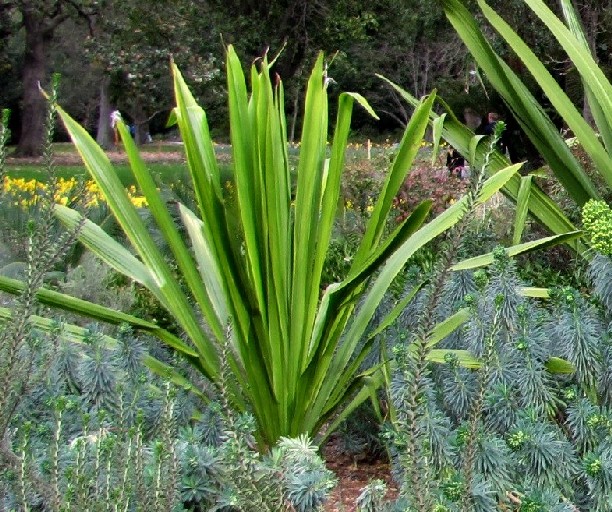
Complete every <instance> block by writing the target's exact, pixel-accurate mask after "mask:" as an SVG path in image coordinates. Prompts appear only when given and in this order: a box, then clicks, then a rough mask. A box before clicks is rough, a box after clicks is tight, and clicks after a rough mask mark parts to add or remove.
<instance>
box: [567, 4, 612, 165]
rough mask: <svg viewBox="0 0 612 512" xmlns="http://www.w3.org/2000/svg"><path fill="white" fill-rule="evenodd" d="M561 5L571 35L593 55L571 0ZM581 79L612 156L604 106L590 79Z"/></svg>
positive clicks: (596, 121) (605, 144)
mask: <svg viewBox="0 0 612 512" xmlns="http://www.w3.org/2000/svg"><path fill="white" fill-rule="evenodd" d="M560 4H561V11H562V12H563V17H564V18H565V23H566V24H567V26H568V28H569V29H570V31H571V33H572V34H573V35H574V37H575V38H576V40H577V41H578V42H579V43H580V44H581V45H582V47H583V48H584V49H585V50H586V51H588V52H589V53H591V52H592V50H591V48H590V46H589V43H588V42H587V39H586V36H585V34H584V30H583V28H582V24H581V22H580V19H579V17H578V14H577V13H576V10H575V9H574V6H573V5H572V2H571V1H570V0H561V1H560ZM581 78H582V86H583V88H584V93H585V96H586V98H587V101H588V104H589V107H590V109H591V113H592V114H593V119H594V120H595V124H596V125H597V129H598V130H599V134H600V136H601V138H602V140H603V142H604V146H605V147H606V150H607V151H608V154H612V127H611V126H610V124H609V123H608V121H607V119H606V115H605V113H604V110H603V108H602V105H601V104H600V102H599V100H598V98H597V95H596V94H595V93H594V92H593V89H592V87H591V85H590V83H589V80H588V78H585V77H581ZM608 99H609V98H608Z"/></svg>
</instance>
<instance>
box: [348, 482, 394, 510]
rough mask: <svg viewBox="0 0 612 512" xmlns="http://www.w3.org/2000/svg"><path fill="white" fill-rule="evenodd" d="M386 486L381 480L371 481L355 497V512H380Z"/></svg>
mask: <svg viewBox="0 0 612 512" xmlns="http://www.w3.org/2000/svg"><path fill="white" fill-rule="evenodd" d="M386 492H387V485H386V484H385V482H383V481H382V480H379V479H376V480H372V481H371V482H370V483H369V484H368V485H366V486H365V487H364V488H363V490H362V491H361V494H360V495H359V496H358V497H357V500H356V502H355V505H356V507H357V512H381V511H382V510H383V507H384V498H385V493H386Z"/></svg>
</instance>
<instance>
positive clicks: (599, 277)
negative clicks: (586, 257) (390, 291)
mask: <svg viewBox="0 0 612 512" xmlns="http://www.w3.org/2000/svg"><path fill="white" fill-rule="evenodd" d="M494 254H495V261H494V263H493V264H492V265H491V266H490V267H489V269H488V270H487V272H486V273H485V272H483V271H478V272H476V273H470V272H467V271H463V272H461V274H463V276H460V275H458V274H457V275H450V276H448V280H447V283H446V285H445V286H444V288H443V291H442V293H441V295H440V299H439V304H440V306H439V308H438V309H439V312H438V313H437V314H448V313H447V311H448V308H450V309H451V310H452V308H457V307H461V306H462V305H464V304H467V305H468V306H469V308H470V311H471V318H470V320H469V321H468V323H467V324H466V326H465V327H464V328H463V329H462V330H458V331H455V332H454V333H453V334H452V335H451V336H449V337H447V338H446V339H445V340H444V341H443V342H442V346H444V347H452V348H468V349H469V350H470V351H472V352H473V353H476V354H480V355H481V360H482V361H483V364H482V366H481V367H480V369H479V370H477V371H470V370H466V369H463V368H460V367H459V366H458V365H457V364H456V362H454V361H453V360H452V358H451V359H449V361H448V364H447V365H442V366H430V367H427V368H426V369H425V375H426V378H422V381H421V388H420V392H419V395H418V397H419V398H418V400H417V409H416V410H417V411H418V412H417V414H416V415H412V416H411V414H412V413H411V411H412V410H413V409H412V407H414V406H413V405H412V404H413V400H412V399H411V396H412V394H413V393H414V389H412V388H411V387H410V385H409V383H410V382H411V380H412V378H413V377H412V375H414V371H415V369H416V367H415V366H414V365H415V363H414V360H413V359H411V358H406V355H405V354H406V349H405V343H406V340H403V339H401V337H400V335H399V333H403V332H411V331H412V332H414V331H415V329H418V323H419V322H418V320H414V319H415V318H419V317H420V318H422V317H423V315H424V311H428V309H426V308H427V307H428V303H427V301H416V302H415V303H414V304H413V305H412V307H411V309H410V311H409V312H408V314H407V315H406V316H402V317H400V319H399V320H400V323H399V325H398V326H396V328H395V329H394V330H393V331H392V332H393V333H397V334H395V335H394V337H392V338H391V339H394V338H395V340H396V341H395V344H396V349H395V353H396V354H398V355H399V356H400V357H401V358H403V359H400V360H399V362H398V368H397V370H396V372H395V374H394V377H393V381H392V386H391V390H390V392H391V398H392V400H393V404H394V406H395V407H396V408H397V413H396V414H397V418H398V420H399V421H395V422H394V423H393V425H394V427H395V430H394V432H393V434H392V436H391V439H392V443H391V448H390V449H391V452H392V453H393V454H394V456H393V460H394V464H395V465H396V471H397V473H398V474H399V475H400V476H399V478H400V480H399V481H400V482H401V483H402V488H401V494H402V496H403V499H404V500H406V501H405V502H404V503H406V502H407V503H409V505H408V506H405V508H404V510H420V508H419V505H416V503H419V500H425V499H429V500H431V503H432V508H433V507H435V506H440V507H446V509H447V510H517V511H518V510H568V511H569V510H575V508H579V509H580V510H583V509H584V510H594V511H605V510H608V508H609V506H610V503H609V493H610V490H611V489H610V486H609V482H610V480H606V479H608V478H609V477H610V473H609V460H608V454H609V427H610V424H611V423H610V421H611V420H610V413H609V403H610V398H609V387H608V386H609V382H610V376H609V374H610V370H609V366H608V365H609V357H610V355H609V353H610V348H609V332H608V331H609V328H608V323H607V322H608V321H609V318H610V310H609V309H608V306H607V305H606V304H609V302H606V300H607V301H609V291H608V289H609V286H607V287H605V286H601V284H602V283H601V282H603V283H606V284H609V282H610V279H609V276H610V274H609V273H608V272H607V271H606V269H609V268H612V267H611V264H610V261H609V260H608V258H604V256H601V255H600V256H598V257H596V258H594V259H593V263H592V265H595V268H594V270H593V271H592V272H591V277H592V279H593V280H594V281H595V283H594V289H595V290H596V293H597V294H598V295H600V296H601V298H602V305H604V306H605V307H604V308H595V307H593V305H592V304H591V303H590V302H589V301H588V300H587V299H586V298H585V297H583V296H582V295H581V294H580V293H578V292H577V291H576V290H571V289H560V290H558V291H556V292H554V291H553V292H551V294H550V297H551V298H550V302H549V303H548V304H542V303H538V302H536V301H534V300H533V299H529V298H526V297H524V296H523V295H521V293H520V292H519V290H520V289H521V288H522V286H523V283H522V282H521V281H520V279H518V277H517V269H516V267H515V264H514V263H513V262H512V261H511V260H510V259H508V257H507V256H506V255H505V253H504V252H503V251H499V250H498V251H494ZM598 281H600V283H599V284H598V283H597V282H598ZM606 293H607V294H608V296H607V297H606ZM426 316H427V315H425V317H426ZM553 356H556V357H563V358H565V359H567V360H568V361H570V362H571V363H572V365H573V367H574V368H575V372H573V374H571V375H567V376H561V375H553V374H551V373H550V372H549V371H548V370H547V366H546V364H545V363H546V361H547V360H548V359H550V358H551V357H553ZM410 368H412V369H411V370H410V373H409V374H406V373H405V372H406V369H410ZM413 422H416V423H413ZM413 425H414V426H413ZM411 436H415V439H416V440H417V443H416V445H415V446H416V448H415V449H416V450H417V452H416V453H417V454H419V455H418V456H420V457H421V458H417V459H416V462H417V464H418V467H419V468H420V471H427V475H428V480H427V481H421V482H420V487H418V489H420V491H419V492H421V493H422V494H421V497H418V496H415V486H414V481H413V480H412V477H411V475H412V471H413V467H414V464H415V462H414V461H415V458H414V456H413V455H411V452H410V451H409V447H410V446H411V441H410V439H411ZM424 459H426V460H427V465H424V462H423V460H424ZM468 482H469V484H468ZM427 496H429V498H427ZM466 496H467V497H468V499H467V504H466V501H465V497H466ZM421 502H422V501H421ZM398 503H399V502H398Z"/></svg>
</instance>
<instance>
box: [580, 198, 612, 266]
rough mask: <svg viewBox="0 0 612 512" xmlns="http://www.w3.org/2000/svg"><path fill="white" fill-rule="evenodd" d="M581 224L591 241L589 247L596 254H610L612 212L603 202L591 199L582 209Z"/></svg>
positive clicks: (611, 251)
mask: <svg viewBox="0 0 612 512" xmlns="http://www.w3.org/2000/svg"><path fill="white" fill-rule="evenodd" d="M582 224H583V226H584V230H585V231H586V233H587V235H588V236H589V237H590V239H591V246H592V247H593V249H594V250H596V251H597V252H599V253H601V254H604V255H606V256H609V255H610V254H612V240H610V232H611V228H612V210H610V207H609V206H608V205H607V204H606V203H605V202H604V201H597V200H594V199H591V200H589V201H587V202H586V203H585V205H584V206H583V207H582Z"/></svg>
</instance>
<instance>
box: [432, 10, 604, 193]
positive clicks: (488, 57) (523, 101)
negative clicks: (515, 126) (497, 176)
mask: <svg viewBox="0 0 612 512" xmlns="http://www.w3.org/2000/svg"><path fill="white" fill-rule="evenodd" d="M441 2H442V5H443V7H444V11H445V13H446V16H447V18H448V19H449V21H450V22H451V24H452V25H453V27H454V28H455V30H456V31H457V33H458V34H459V36H460V37H461V39H462V40H463V41H464V43H465V44H466V45H467V47H468V49H469V51H470V53H471V54H472V55H473V57H474V58H475V59H476V61H477V62H478V65H479V66H480V68H482V69H483V70H484V72H485V73H486V75H487V78H488V79H489V81H490V82H491V84H492V85H493V86H494V87H495V89H496V90H497V91H498V92H499V93H500V95H501V96H502V97H503V98H504V100H505V102H506V104H507V105H508V107H509V108H510V109H511V110H512V111H513V113H514V116H515V118H516V120H517V121H518V122H519V124H520V126H521V128H522V129H523V130H524V131H525V133H526V134H527V136H528V137H529V139H530V140H531V141H532V143H533V144H534V145H535V147H536V148H537V149H538V150H539V151H540V153H541V154H542V155H543V156H544V158H545V159H546V161H547V162H548V163H549V164H550V167H551V169H552V170H553V172H554V173H555V174H556V176H557V177H558V179H559V181H560V182H561V183H562V184H563V185H564V187H565V188H566V189H567V191H568V193H569V194H571V196H572V197H573V198H574V199H575V200H576V202H577V203H578V204H584V203H585V202H586V201H588V200H589V199H591V198H596V197H599V194H598V192H597V189H596V188H595V186H594V185H593V183H592V182H591V180H590V179H589V177H588V176H587V174H586V173H585V172H584V170H583V169H582V167H581V166H580V164H579V163H578V161H577V160H576V158H575V157H574V156H573V155H572V153H571V152H570V150H569V148H568V147H567V145H566V144H565V142H564V141H563V139H562V138H561V136H560V135H559V133H558V132H557V130H556V128H555V126H554V125H553V124H552V122H551V121H550V119H549V118H548V116H547V115H546V113H545V112H544V110H543V109H542V108H541V107H540V106H539V105H538V103H537V102H536V100H535V98H534V97H533V95H532V94H531V93H530V92H529V91H528V90H527V88H526V87H525V85H524V84H523V83H522V82H521V81H520V80H519V79H518V77H517V76H516V74H515V73H514V72H513V71H512V70H511V69H510V68H509V67H508V66H507V65H506V64H505V63H504V62H503V61H502V60H501V59H500V58H499V56H498V55H497V54H496V53H495V52H494V51H493V49H492V48H491V46H490V44H489V43H488V41H487V40H486V39H485V37H484V36H483V34H482V32H481V30H480V28H479V26H478V24H477V23H476V21H475V19H474V17H473V16H472V15H471V14H470V12H469V11H468V10H467V9H466V8H465V6H464V5H463V4H462V3H461V2H460V0H441Z"/></svg>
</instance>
